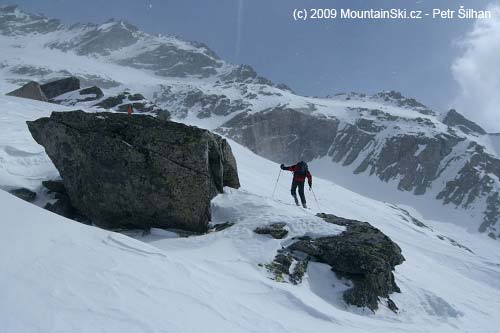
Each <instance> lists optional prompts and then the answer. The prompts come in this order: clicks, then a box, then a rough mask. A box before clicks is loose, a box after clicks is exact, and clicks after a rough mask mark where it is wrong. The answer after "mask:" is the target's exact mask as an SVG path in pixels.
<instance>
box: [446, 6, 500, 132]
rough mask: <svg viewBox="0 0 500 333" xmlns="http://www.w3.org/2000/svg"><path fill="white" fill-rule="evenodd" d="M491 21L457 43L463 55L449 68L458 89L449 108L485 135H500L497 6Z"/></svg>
mask: <svg viewBox="0 0 500 333" xmlns="http://www.w3.org/2000/svg"><path fill="white" fill-rule="evenodd" d="M489 9H490V10H491V11H492V18H491V19H483V20H477V21H476V22H475V24H474V27H473V28H472V30H471V31H470V32H469V33H468V34H467V35H466V36H465V37H464V38H463V39H462V40H461V41H460V45H461V46H462V47H463V53H462V55H461V56H459V57H458V58H457V59H455V61H454V62H453V64H452V73H453V76H454V78H455V80H456V81H457V83H458V85H459V87H460V93H459V95H458V96H457V98H456V99H455V101H454V103H453V104H454V105H453V107H455V108H456V109H457V110H458V111H459V112H461V113H463V114H465V115H466V116H467V117H468V118H470V119H472V120H474V121H476V122H477V123H479V124H480V125H481V126H483V127H484V128H485V129H486V130H487V131H490V132H500V4H496V5H491V6H490V7H489Z"/></svg>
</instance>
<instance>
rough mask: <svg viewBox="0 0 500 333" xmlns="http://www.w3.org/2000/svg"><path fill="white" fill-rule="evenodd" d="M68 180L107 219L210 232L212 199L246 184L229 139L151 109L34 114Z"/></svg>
mask: <svg viewBox="0 0 500 333" xmlns="http://www.w3.org/2000/svg"><path fill="white" fill-rule="evenodd" d="M28 126H29V129H30V131H31V133H32V135H33V137H34V138H35V140H36V141H37V142H38V143H40V144H41V145H43V146H44V147H45V150H46V152H47V154H48V155H49V157H50V158H51V160H52V161H53V162H54V164H55V166H56V167H57V169H58V170H59V173H60V175H61V177H62V178H63V181H64V186H65V188H66V190H67V194H68V196H69V198H70V199H71V203H72V205H73V206H74V207H75V208H76V209H78V211H80V212H82V213H83V214H84V215H85V216H87V217H88V218H90V220H91V221H92V222H93V223H94V224H96V225H98V226H101V227H104V228H109V229H114V228H144V229H147V228H150V227H159V228H179V229H184V230H190V231H197V232H202V231H205V230H206V229H207V224H208V221H210V200H211V199H212V198H213V197H214V196H215V195H216V194H217V193H220V192H222V191H223V187H224V186H231V187H235V188H238V187H239V180H238V173H237V167H236V161H235V159H234V157H233V155H232V153H231V148H230V147H229V145H228V144H227V142H226V141H225V140H224V139H222V138H220V137H219V136H217V135H214V134H212V133H210V132H209V131H206V130H201V129H198V128H195V127H190V126H186V125H183V124H179V123H174V122H167V121H163V120H159V119H156V118H153V117H149V116H139V115H138V116H129V115H126V114H116V113H99V114H91V113H85V112H81V111H73V112H54V113H52V115H51V116H50V118H41V119H38V120H36V121H33V122H28Z"/></svg>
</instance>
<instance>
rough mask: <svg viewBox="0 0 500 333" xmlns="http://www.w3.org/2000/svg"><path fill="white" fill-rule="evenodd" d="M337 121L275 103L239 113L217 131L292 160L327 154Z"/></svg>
mask: <svg viewBox="0 0 500 333" xmlns="http://www.w3.org/2000/svg"><path fill="white" fill-rule="evenodd" d="M338 123H339V122H338V121H337V120H335V119H321V118H318V117H316V116H312V115H308V114H307V113H304V112H301V111H298V110H294V109H289V108H282V107H277V108H274V109H271V110H268V111H263V112H259V113H256V114H248V113H245V112H244V113H240V114H239V115H237V116H235V117H234V118H232V119H231V120H229V121H228V122H226V123H225V124H223V125H222V126H221V127H220V128H218V129H217V130H216V131H217V132H219V133H222V134H224V135H226V136H228V137H229V138H231V139H233V140H235V141H236V142H238V143H240V144H242V145H244V146H246V147H248V148H250V149H251V150H252V151H253V152H255V153H257V154H259V155H261V156H264V157H266V158H268V159H270V160H272V161H275V162H279V163H282V162H284V163H295V162H297V161H300V160H305V161H310V160H312V159H314V158H316V157H321V156H324V155H326V154H327V153H328V149H329V147H330V145H331V144H332V142H333V140H334V139H335V136H336V134H337V127H338Z"/></svg>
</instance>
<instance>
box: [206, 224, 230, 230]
mask: <svg viewBox="0 0 500 333" xmlns="http://www.w3.org/2000/svg"><path fill="white" fill-rule="evenodd" d="M233 225H234V223H233V222H223V223H218V224H215V225H213V226H211V227H210V230H209V231H222V230H226V229H227V228H230V227H232V226H233Z"/></svg>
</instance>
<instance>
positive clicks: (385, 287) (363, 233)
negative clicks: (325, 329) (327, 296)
mask: <svg viewBox="0 0 500 333" xmlns="http://www.w3.org/2000/svg"><path fill="white" fill-rule="evenodd" d="M318 216H319V217H321V218H323V219H324V220H325V221H326V222H327V223H334V224H337V225H341V226H345V227H346V231H344V232H342V233H341V234H339V235H334V236H327V237H320V238H310V237H307V236H306V237H300V238H298V239H297V241H296V242H295V243H293V244H291V245H290V246H288V247H287V248H285V249H283V250H280V252H279V253H278V255H277V256H276V258H275V260H274V262H273V263H272V264H271V265H268V268H269V269H270V270H271V271H272V272H274V273H275V274H276V272H278V273H279V274H288V275H289V276H290V280H291V281H292V282H293V283H298V282H300V281H301V276H302V275H301V274H300V273H301V272H302V271H303V270H304V269H303V268H302V269H301V270H300V271H299V272H296V269H295V270H294V271H293V272H289V271H288V270H289V269H290V267H291V266H292V263H293V262H294V261H296V263H295V264H294V265H293V266H294V267H307V262H308V261H309V260H315V261H318V262H321V263H325V264H328V265H330V266H331V267H332V270H333V271H334V272H335V273H336V274H337V275H338V276H339V277H342V278H346V279H349V280H351V281H352V283H353V287H352V288H350V289H348V290H346V291H345V292H344V295H343V298H344V301H345V302H346V303H348V304H351V305H355V306H358V307H367V308H369V309H371V310H372V311H375V310H376V309H378V302H379V299H380V298H386V299H387V304H388V306H389V308H390V309H391V310H393V311H397V309H398V308H397V306H396V304H394V302H392V300H390V298H389V295H390V294H391V293H393V292H400V289H399V287H398V286H397V285H396V282H395V280H394V275H393V273H392V271H393V270H394V267H395V266H396V265H399V264H401V263H403V261H404V260H405V259H404V257H403V255H402V254H401V249H400V248H399V246H398V245H397V244H396V243H394V242H393V241H392V240H391V239H390V238H389V237H387V236H386V235H385V234H383V233H382V232H381V231H380V230H378V229H377V228H374V227H373V226H371V225H370V224H369V223H367V222H360V221H355V220H348V219H344V218H341V217H337V216H335V215H330V214H318ZM304 254H306V255H307V257H304ZM299 264H300V265H299ZM298 265H299V266H298Z"/></svg>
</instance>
